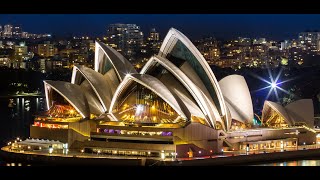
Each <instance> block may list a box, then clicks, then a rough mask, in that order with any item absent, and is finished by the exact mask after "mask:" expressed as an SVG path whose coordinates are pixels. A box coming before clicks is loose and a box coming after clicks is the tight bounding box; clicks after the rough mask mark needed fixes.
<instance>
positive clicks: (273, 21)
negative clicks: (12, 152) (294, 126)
mask: <svg viewBox="0 0 320 180" xmlns="http://www.w3.org/2000/svg"><path fill="white" fill-rule="evenodd" d="M8 23H10V24H13V25H15V24H20V25H21V26H22V28H23V31H27V32H30V33H51V34H53V35H56V36H65V35H68V34H72V35H79V36H80V35H90V36H92V35H93V36H102V35H104V34H105V33H106V27H107V25H108V24H111V23H134V24H137V25H139V26H141V28H142V30H143V32H144V33H145V34H147V33H148V32H149V30H150V28H152V27H155V28H156V29H157V30H158V31H159V32H160V33H161V34H160V35H161V36H162V38H163V36H164V35H165V34H166V32H167V31H168V30H169V28H170V27H175V28H176V29H178V30H180V31H182V32H183V33H184V34H185V35H187V36H188V37H190V38H191V39H197V38H201V37H202V36H208V35H213V36H215V37H217V38H223V39H229V38H234V37H239V36H241V37H254V38H256V37H266V38H269V39H270V38H272V39H275V40H283V39H291V38H297V36H298V33H299V32H302V31H305V30H320V15H312V14H308V15H303V14H285V15H282V14H279V15H276V14H258V15H256V14H247V15H245V14H210V15H206V14H188V15H184V14H169V15H167V14H139V15H138V14H124V15H121V14H100V15H99V14H79V15H77V14H67V15H62V14H35V15H32V14H26V15H23V14H19V15H14V14H10V15H5V14H1V15H0V24H1V25H4V24H8Z"/></svg>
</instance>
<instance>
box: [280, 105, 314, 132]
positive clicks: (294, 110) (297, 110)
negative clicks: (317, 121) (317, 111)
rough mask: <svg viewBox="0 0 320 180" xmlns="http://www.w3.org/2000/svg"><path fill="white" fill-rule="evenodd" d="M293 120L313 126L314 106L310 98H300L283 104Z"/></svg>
mask: <svg viewBox="0 0 320 180" xmlns="http://www.w3.org/2000/svg"><path fill="white" fill-rule="evenodd" d="M285 109H286V110H287V112H288V114H289V116H290V118H291V120H292V121H293V122H304V123H306V124H307V125H308V126H309V127H313V126H314V108H313V102H312V99H300V100H297V101H294V102H292V103H290V104H288V105H287V106H285Z"/></svg>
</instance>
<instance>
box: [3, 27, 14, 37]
mask: <svg viewBox="0 0 320 180" xmlns="http://www.w3.org/2000/svg"><path fill="white" fill-rule="evenodd" d="M12 30H13V26H12V25H10V24H7V25H5V26H4V28H3V37H6V38H11V37H12Z"/></svg>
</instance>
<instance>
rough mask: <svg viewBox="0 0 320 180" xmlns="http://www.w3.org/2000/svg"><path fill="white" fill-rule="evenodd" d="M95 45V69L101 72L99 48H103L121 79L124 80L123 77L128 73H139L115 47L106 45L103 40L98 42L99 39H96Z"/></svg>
mask: <svg viewBox="0 0 320 180" xmlns="http://www.w3.org/2000/svg"><path fill="white" fill-rule="evenodd" d="M95 46H96V50H95V66H94V69H95V71H97V72H101V71H100V69H99V63H100V58H99V49H101V50H102V51H103V52H104V54H105V55H106V56H107V57H108V58H107V59H108V61H110V63H111V64H112V66H113V68H114V69H115V71H116V73H117V75H118V78H119V79H120V81H122V80H123V78H124V77H125V76H126V74H134V73H137V71H136V70H135V69H134V67H133V66H132V65H131V64H130V62H129V61H128V60H127V59H126V58H125V57H123V56H122V55H121V54H120V53H119V52H118V51H116V50H115V49H113V48H111V47H109V46H107V45H105V44H104V43H102V42H98V41H96V44H95Z"/></svg>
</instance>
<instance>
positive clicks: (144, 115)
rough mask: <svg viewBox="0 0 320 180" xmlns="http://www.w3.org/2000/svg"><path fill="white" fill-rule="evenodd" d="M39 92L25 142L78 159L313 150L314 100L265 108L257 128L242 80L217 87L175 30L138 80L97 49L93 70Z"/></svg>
mask: <svg viewBox="0 0 320 180" xmlns="http://www.w3.org/2000/svg"><path fill="white" fill-rule="evenodd" d="M44 86H45V95H46V102H47V108H48V111H46V113H45V114H44V115H41V116H40V115H39V116H37V117H36V118H35V122H34V124H32V125H31V127H30V128H31V129H30V131H31V132H30V137H31V138H34V139H49V140H55V141H59V142H62V143H67V144H68V146H69V149H73V150H76V151H79V152H80V151H81V152H87V153H96V152H99V153H103V154H110V155H115V156H145V157H199V156H204V155H209V154H216V153H221V152H223V151H230V150H237V151H238V150H240V151H254V150H263V149H280V148H297V146H298V145H301V144H313V143H314V142H316V132H315V130H314V129H313V126H314V125H313V124H314V112H313V103H312V100H310V99H302V100H299V101H296V102H293V103H291V104H289V105H287V106H286V107H283V106H281V105H279V104H277V103H275V102H270V101H265V104H264V107H263V112H262V118H261V125H259V126H258V125H256V124H255V123H254V113H253V107H252V99H251V95H250V91H249V88H248V86H247V83H246V80H245V79H244V77H242V76H240V75H230V76H227V77H224V78H223V79H221V80H220V81H217V79H216V77H215V75H214V72H213V71H212V70H211V68H210V66H209V65H208V64H207V62H206V60H205V59H204V57H203V56H202V55H201V53H200V52H199V51H198V50H197V48H196V47H195V46H194V45H193V44H192V43H191V41H190V40H189V39H188V38H187V37H186V36H185V35H183V34H182V33H181V32H179V31H177V30H176V29H173V28H171V29H170V30H169V32H168V34H167V36H166V37H165V39H164V41H163V44H162V46H161V48H160V51H159V53H158V54H157V55H154V56H153V57H151V58H150V59H149V61H148V62H147V63H146V64H145V66H144V67H143V68H142V69H141V71H140V72H137V71H136V70H135V68H134V67H133V66H132V65H131V64H130V62H129V61H128V60H127V59H125V58H124V57H123V56H122V55H121V54H120V53H119V52H117V51H116V50H115V49H113V48H111V47H109V46H107V45H106V44H104V43H101V42H96V43H95V65H94V69H91V68H88V67H84V66H74V68H73V72H72V79H71V82H62V81H49V80H48V81H45V82H44ZM57 149H59V148H57Z"/></svg>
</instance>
